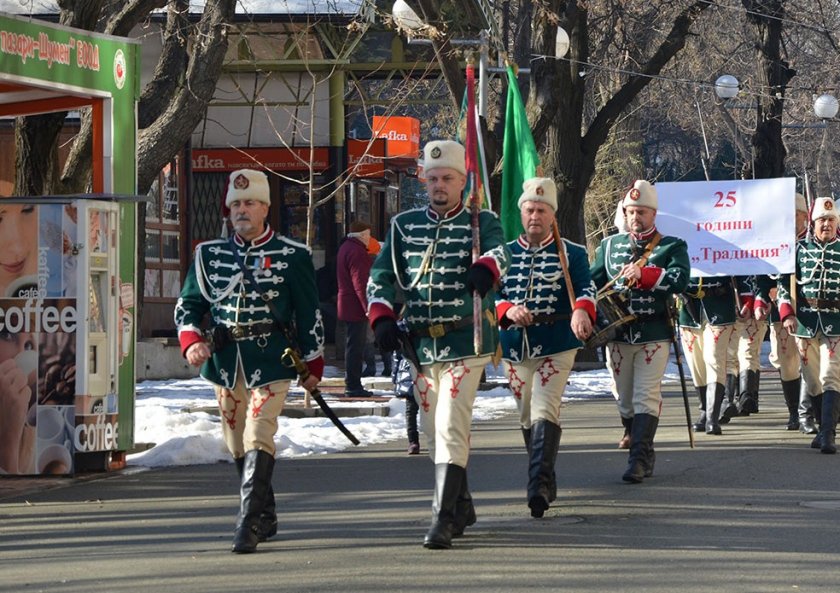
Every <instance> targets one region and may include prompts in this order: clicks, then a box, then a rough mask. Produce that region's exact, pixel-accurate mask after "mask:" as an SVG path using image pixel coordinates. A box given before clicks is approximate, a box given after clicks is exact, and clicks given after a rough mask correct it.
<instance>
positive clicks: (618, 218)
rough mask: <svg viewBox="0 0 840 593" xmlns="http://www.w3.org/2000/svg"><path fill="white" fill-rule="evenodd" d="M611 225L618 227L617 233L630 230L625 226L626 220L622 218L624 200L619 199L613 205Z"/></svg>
mask: <svg viewBox="0 0 840 593" xmlns="http://www.w3.org/2000/svg"><path fill="white" fill-rule="evenodd" d="M613 225H615V228H617V229H618V232H619V233H627V232H629V231H630V229H629V228H627V220H626V219H625V218H624V200H619V202H618V204H616V205H615V218H613Z"/></svg>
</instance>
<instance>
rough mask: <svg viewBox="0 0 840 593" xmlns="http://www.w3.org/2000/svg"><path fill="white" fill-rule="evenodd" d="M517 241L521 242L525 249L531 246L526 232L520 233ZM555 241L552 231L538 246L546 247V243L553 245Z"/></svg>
mask: <svg viewBox="0 0 840 593" xmlns="http://www.w3.org/2000/svg"><path fill="white" fill-rule="evenodd" d="M517 242H518V243H519V244H520V245H521V246H522V247H524V248H525V249H530V248H531V243H530V242H529V241H528V238H527V236H526V235H525V233H523V234H521V235H519V238H518V239H517ZM553 242H554V235H552V234H551V233H549V234H548V235H546V237H545V239H543V240H542V241H541V242H540V244H539V245H537V247H539V248H543V247H545V246H546V245H551V244H552V243H553Z"/></svg>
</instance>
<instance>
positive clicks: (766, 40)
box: [742, 0, 796, 179]
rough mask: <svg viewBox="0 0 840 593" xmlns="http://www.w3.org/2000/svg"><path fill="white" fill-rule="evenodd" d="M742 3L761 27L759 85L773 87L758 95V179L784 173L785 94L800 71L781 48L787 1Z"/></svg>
mask: <svg viewBox="0 0 840 593" xmlns="http://www.w3.org/2000/svg"><path fill="white" fill-rule="evenodd" d="M742 4H743V5H744V8H746V9H747V11H748V13H747V19H748V20H749V21H751V22H752V23H754V24H755V26H756V29H757V31H758V39H757V40H756V52H757V56H756V61H757V64H758V71H757V81H756V82H757V84H758V87H759V88H766V89H768V90H769V92H765V93H759V94H758V96H757V105H756V114H755V115H756V130H755V132H754V133H753V137H752V145H753V150H754V160H755V171H754V173H755V177H756V178H757V179H767V178H771V177H781V176H782V175H783V174H784V172H785V156H786V154H787V151H786V150H785V145H784V143H783V142H782V113H783V103H784V96H785V91H786V90H787V84H788V82H790V80H791V78H793V77H794V76H795V75H796V71H795V70H792V69H791V68H789V65H788V63H787V62H786V61H784V60H782V58H781V52H780V47H781V41H782V19H783V18H784V16H785V7H784V4H785V3H784V0H742ZM745 166H750V163H749V162H748V163H747V164H746V165H745ZM744 177H747V175H744Z"/></svg>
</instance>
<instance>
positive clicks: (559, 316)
mask: <svg viewBox="0 0 840 593" xmlns="http://www.w3.org/2000/svg"><path fill="white" fill-rule="evenodd" d="M571 318H572V316H571V315H570V314H569V313H551V314H547V313H543V314H541V315H534V319H533V321H532V322H531V325H536V324H537V323H554V322H555V321H563V320H565V319H571Z"/></svg>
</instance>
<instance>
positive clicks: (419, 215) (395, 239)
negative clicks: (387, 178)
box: [367, 205, 510, 365]
mask: <svg viewBox="0 0 840 593" xmlns="http://www.w3.org/2000/svg"><path fill="white" fill-rule="evenodd" d="M470 219H471V217H470V213H469V211H468V210H467V209H465V208H464V207H463V205H458V206H457V207H456V208H454V209H453V210H451V211H450V212H448V213H446V215H444V216H440V215H438V214H437V213H436V212H435V211H434V210H433V209H432V208H430V207H425V208H418V209H414V210H408V211H406V212H402V213H400V214H397V215H396V216H395V217H394V218H392V219H391V228H390V230H389V231H388V236H387V237H386V239H385V243H384V244H383V246H382V251H380V253H379V255H378V256H377V258H376V260H375V261H374V262H373V268H372V269H371V272H370V279H369V280H368V285H367V298H368V310H369V317H370V321H371V323H372V324H374V323H376V321H377V320H378V319H379V318H380V317H382V316H388V317H396V316H398V314H399V313H400V312H399V311H398V310H396V304H397V295H398V292H401V293H402V297H401V298H402V299H403V303H404V305H405V309H404V311H403V313H402V318H403V319H404V320H405V322H406V323H407V325H408V327H409V330H411V331H412V332H414V333H413V335H412V343H413V344H414V348H415V350H416V351H417V356H418V358H419V361H420V364H423V365H427V364H432V363H435V362H443V361H451V360H459V359H462V358H469V357H473V356H476V352H475V348H474V344H473V324H474V323H475V320H474V319H473V320H472V322H471V323H470V324H468V325H466V326H465V327H460V328H457V329H453V330H451V331H449V332H447V333H446V334H445V335H443V336H440V337H429V336H419V335H417V331H418V330H420V331H422V330H425V329H428V328H430V327H432V326H436V325H442V324H455V323H457V322H459V321H461V320H463V319H467V318H471V317H472V315H473V297H472V294H471V293H470V292H468V290H467V284H466V280H467V271H468V270H469V268H470V266H471V265H472V244H473V241H472V234H471V232H472V231H471V229H472V227H471V225H470ZM479 229H480V246H481V257H480V259H479V261H478V263H480V264H482V265H484V266H485V267H486V268H487V269H488V270H490V271H491V272H492V273H493V275H494V277H495V278H496V279H497V280H498V279H499V278H500V277H501V276H502V275H504V273H505V272H506V271H507V269H508V266H510V251H508V248H507V245H506V244H505V239H504V235H503V234H502V227H501V225H500V224H499V219H498V217H497V216H496V214H494V213H493V212H491V211H489V210H482V211H481V213H480V216H479ZM494 302H495V292H494V291H493V290H491V291H490V292H488V293H487V295H486V296H485V297H484V299H483V300H482V311H483V314H482V318H481V324H482V343H481V348H480V350H481V352H480V353H478V354H479V355H490V354H494V353H495V351H496V345H497V344H498V339H499V332H498V328H497V326H496V316H495V307H494Z"/></svg>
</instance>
